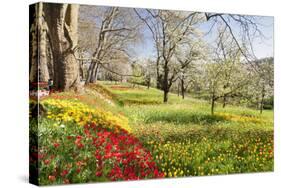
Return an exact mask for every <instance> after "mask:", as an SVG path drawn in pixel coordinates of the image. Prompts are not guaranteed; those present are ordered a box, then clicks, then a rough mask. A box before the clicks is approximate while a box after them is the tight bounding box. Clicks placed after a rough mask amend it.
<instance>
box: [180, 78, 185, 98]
mask: <svg viewBox="0 0 281 188" xmlns="http://www.w3.org/2000/svg"><path fill="white" fill-rule="evenodd" d="M184 94H185V87H184V80H183V79H181V96H182V99H184Z"/></svg>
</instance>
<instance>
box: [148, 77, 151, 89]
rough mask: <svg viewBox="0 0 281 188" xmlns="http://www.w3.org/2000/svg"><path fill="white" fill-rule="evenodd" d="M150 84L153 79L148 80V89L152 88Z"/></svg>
mask: <svg viewBox="0 0 281 188" xmlns="http://www.w3.org/2000/svg"><path fill="white" fill-rule="evenodd" d="M150 82H151V79H150V78H149V79H148V82H147V89H149V88H150Z"/></svg>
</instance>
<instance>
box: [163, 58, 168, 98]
mask: <svg viewBox="0 0 281 188" xmlns="http://www.w3.org/2000/svg"><path fill="white" fill-rule="evenodd" d="M168 69H169V68H168V63H167V62H165V65H164V78H163V83H162V88H163V91H164V99H163V102H164V103H167V102H168V93H169V82H168V76H169V75H168V74H169V70H168Z"/></svg>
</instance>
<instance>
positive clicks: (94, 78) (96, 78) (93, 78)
mask: <svg viewBox="0 0 281 188" xmlns="http://www.w3.org/2000/svg"><path fill="white" fill-rule="evenodd" d="M99 69H100V64H99V63H98V64H97V65H96V68H95V70H94V71H95V72H94V74H93V76H92V78H91V81H90V82H91V83H96V82H97V80H98V73H99Z"/></svg>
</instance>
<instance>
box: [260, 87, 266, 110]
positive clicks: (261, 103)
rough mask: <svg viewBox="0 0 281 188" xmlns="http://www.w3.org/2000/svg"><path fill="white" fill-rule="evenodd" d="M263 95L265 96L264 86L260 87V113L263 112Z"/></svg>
mask: <svg viewBox="0 0 281 188" xmlns="http://www.w3.org/2000/svg"><path fill="white" fill-rule="evenodd" d="M264 96H265V88H264V86H263V87H262V94H261V102H260V114H262V112H263V105H264Z"/></svg>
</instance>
